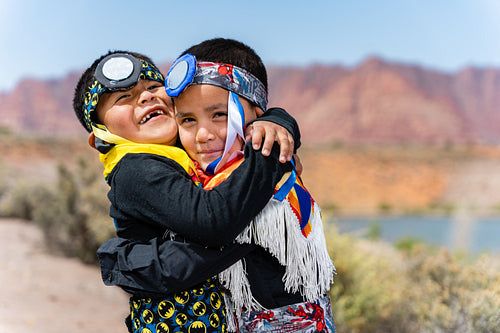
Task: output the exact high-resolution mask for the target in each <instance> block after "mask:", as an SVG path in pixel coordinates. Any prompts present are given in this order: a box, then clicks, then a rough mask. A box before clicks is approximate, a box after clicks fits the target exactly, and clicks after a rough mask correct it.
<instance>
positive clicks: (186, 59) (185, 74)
mask: <svg viewBox="0 0 500 333" xmlns="http://www.w3.org/2000/svg"><path fill="white" fill-rule="evenodd" d="M195 74H196V58H195V57H194V56H193V55H192V54H189V53H186V54H185V55H183V56H182V57H180V58H179V59H177V60H176V61H175V63H174V64H173V65H172V67H171V68H170V70H169V71H168V74H167V80H166V82H165V90H166V92H167V94H168V95H169V96H170V97H177V96H179V95H180V93H181V92H182V91H183V90H184V89H185V88H186V87H187V86H188V85H189V84H190V83H191V82H192V81H193V78H194V75H195Z"/></svg>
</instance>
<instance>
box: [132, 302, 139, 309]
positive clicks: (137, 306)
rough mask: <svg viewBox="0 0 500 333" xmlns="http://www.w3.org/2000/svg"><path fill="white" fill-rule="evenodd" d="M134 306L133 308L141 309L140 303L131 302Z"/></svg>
mask: <svg viewBox="0 0 500 333" xmlns="http://www.w3.org/2000/svg"><path fill="white" fill-rule="evenodd" d="M132 303H133V304H134V308H136V309H139V308H140V307H141V301H140V300H136V301H133V302H132Z"/></svg>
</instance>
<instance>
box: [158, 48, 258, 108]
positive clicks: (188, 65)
mask: <svg viewBox="0 0 500 333" xmlns="http://www.w3.org/2000/svg"><path fill="white" fill-rule="evenodd" d="M191 84H210V85H214V86H218V87H221V88H224V89H226V90H229V91H232V92H234V93H236V94H238V95H239V96H242V97H244V98H246V99H247V100H249V101H250V102H252V103H254V104H255V105H257V106H258V107H260V108H261V109H262V110H263V111H266V108H267V90H266V88H265V86H264V84H263V83H262V82H261V81H260V80H259V79H257V78H256V77H255V76H254V75H253V74H252V73H250V72H248V71H247V70H245V69H243V68H240V67H238V66H234V65H230V64H221V63H214V62H199V63H197V62H196V58H195V57H194V56H193V55H192V54H189V53H186V54H185V55H183V56H182V57H180V58H179V59H177V60H176V61H175V63H174V64H173V65H172V67H171V68H170V70H169V72H168V74H167V82H166V91H167V94H168V95H169V96H170V97H177V96H179V95H180V93H181V92H182V91H183V90H184V89H185V88H186V87H187V86H189V85H191Z"/></svg>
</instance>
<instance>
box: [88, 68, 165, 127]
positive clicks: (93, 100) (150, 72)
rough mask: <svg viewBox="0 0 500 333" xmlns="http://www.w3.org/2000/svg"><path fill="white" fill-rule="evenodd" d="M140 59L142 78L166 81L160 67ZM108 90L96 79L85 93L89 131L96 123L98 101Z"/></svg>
mask: <svg viewBox="0 0 500 333" xmlns="http://www.w3.org/2000/svg"><path fill="white" fill-rule="evenodd" d="M139 60H141V62H142V69H141V75H140V79H141V80H152V81H158V82H161V83H162V84H163V83H164V82H165V79H164V78H163V75H162V74H161V72H160V71H159V70H158V68H156V67H155V66H154V65H152V64H150V63H149V62H147V61H144V60H142V59H139ZM108 90H109V89H108V88H106V87H104V86H103V85H102V84H100V83H99V81H97V80H94V82H92V83H91V84H90V86H89V88H88V89H87V92H86V93H85V101H84V104H83V108H84V110H83V111H84V112H83V113H84V115H85V124H86V125H87V129H88V130H89V131H92V126H93V125H95V124H94V120H93V119H92V112H94V111H95V108H96V107H97V103H99V97H101V95H102V94H103V93H104V92H106V91H108Z"/></svg>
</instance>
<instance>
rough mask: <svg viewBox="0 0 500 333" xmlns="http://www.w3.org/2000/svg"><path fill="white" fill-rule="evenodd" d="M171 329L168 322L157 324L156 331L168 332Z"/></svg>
mask: <svg viewBox="0 0 500 333" xmlns="http://www.w3.org/2000/svg"><path fill="white" fill-rule="evenodd" d="M169 331H170V328H169V327H168V325H167V323H158V324H156V332H157V333H168V332H169Z"/></svg>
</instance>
